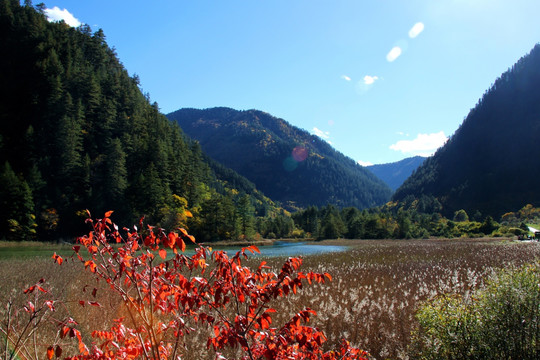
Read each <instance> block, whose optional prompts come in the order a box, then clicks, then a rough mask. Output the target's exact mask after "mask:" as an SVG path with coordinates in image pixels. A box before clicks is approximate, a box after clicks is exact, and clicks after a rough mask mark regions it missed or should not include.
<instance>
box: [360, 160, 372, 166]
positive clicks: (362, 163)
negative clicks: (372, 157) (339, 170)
mask: <svg viewBox="0 0 540 360" xmlns="http://www.w3.org/2000/svg"><path fill="white" fill-rule="evenodd" d="M358 164H360V165H362V166H371V165H373V163H371V162H369V161H362V160H358Z"/></svg>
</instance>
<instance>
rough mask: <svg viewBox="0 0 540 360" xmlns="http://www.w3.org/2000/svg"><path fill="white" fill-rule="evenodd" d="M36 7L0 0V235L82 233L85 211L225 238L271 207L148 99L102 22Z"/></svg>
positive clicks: (25, 236)
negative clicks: (77, 22) (80, 21)
mask: <svg viewBox="0 0 540 360" xmlns="http://www.w3.org/2000/svg"><path fill="white" fill-rule="evenodd" d="M42 8H43V7H42V5H37V7H36V8H34V7H32V6H31V5H30V2H25V4H24V5H21V4H20V2H19V1H13V0H0V44H2V56H0V69H2V71H0V84H2V86H0V239H3V238H8V239H13V240H21V239H36V238H38V239H40V240H44V239H52V238H58V237H59V236H73V235H76V234H81V233H82V232H85V231H87V226H85V224H84V216H81V214H85V212H84V211H83V210H85V209H89V210H90V211H91V213H92V214H93V215H94V216H101V215H103V213H104V212H105V211H108V210H114V211H115V212H114V216H113V218H114V220H115V221H116V222H117V223H119V224H125V225H127V226H129V225H130V224H134V223H136V222H137V221H138V219H139V218H140V217H141V216H146V219H147V221H149V222H151V223H153V224H155V225H157V226H162V227H165V228H177V227H178V226H182V227H189V230H190V232H192V233H193V234H194V235H196V236H198V235H201V237H202V239H214V238H232V237H234V236H237V235H240V234H241V233H240V231H242V232H243V235H246V231H245V230H239V229H240V227H239V225H238V222H240V221H244V220H245V221H244V223H245V224H244V225H246V226H243V228H244V229H246V228H247V227H249V226H250V222H252V220H253V219H252V217H253V216H254V215H266V214H272V212H274V211H277V209H276V207H275V205H274V204H273V203H272V202H271V201H270V200H269V199H268V198H266V197H265V196H264V195H262V194H261V193H260V192H259V191H258V190H257V189H255V187H254V185H253V184H251V183H250V182H249V181H248V180H246V179H244V178H242V177H241V176H240V175H238V174H235V173H234V172H232V171H231V170H230V169H226V168H224V167H222V166H218V165H216V164H213V163H212V162H211V161H210V160H208V159H206V158H205V157H204V156H203V154H202V152H201V149H200V146H199V145H198V144H197V143H196V142H194V141H192V140H191V139H188V138H187V137H186V136H185V134H184V133H183V132H182V130H181V129H180V128H179V126H178V125H177V124H176V123H173V122H171V121H169V120H168V119H167V118H166V117H165V116H164V115H163V114H161V113H160V112H159V111H158V106H157V104H156V103H153V104H152V103H150V102H149V99H148V97H147V96H145V95H143V93H142V92H141V90H140V89H139V83H138V79H137V77H131V76H129V75H128V72H127V70H126V69H125V68H124V67H123V65H122V64H121V62H120V60H119V59H118V58H117V56H116V53H115V52H114V50H113V49H111V48H110V47H109V46H108V45H107V43H106V41H105V35H104V33H103V31H102V30H98V31H96V32H94V33H92V32H91V29H90V27H89V26H87V25H83V26H81V27H79V28H77V29H75V28H71V27H69V26H68V25H67V24H65V23H63V22H60V23H51V22H48V21H47V18H46V16H45V15H44V14H43V13H42ZM186 210H189V211H186ZM186 214H193V215H194V218H193V219H188V215H186ZM247 225H249V226H247ZM251 227H252V226H251ZM249 230H252V229H249ZM251 232H252V233H253V231H251Z"/></svg>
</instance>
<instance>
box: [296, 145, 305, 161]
mask: <svg viewBox="0 0 540 360" xmlns="http://www.w3.org/2000/svg"><path fill="white" fill-rule="evenodd" d="M307 157H308V150H307V149H306V148H305V147H303V146H297V147H295V148H294V149H293V151H292V158H293V159H294V160H296V161H297V162H301V161H304V160H306V158H307Z"/></svg>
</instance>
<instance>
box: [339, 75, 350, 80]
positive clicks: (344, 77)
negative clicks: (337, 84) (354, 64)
mask: <svg viewBox="0 0 540 360" xmlns="http://www.w3.org/2000/svg"><path fill="white" fill-rule="evenodd" d="M341 78H342V79H343V80H345V81H351V78H350V77H348V76H347V75H341Z"/></svg>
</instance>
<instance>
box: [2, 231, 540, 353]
mask: <svg viewBox="0 0 540 360" xmlns="http://www.w3.org/2000/svg"><path fill="white" fill-rule="evenodd" d="M323 243H324V244H339V245H344V244H345V245H348V246H350V249H349V250H348V251H346V252H341V253H329V254H325V255H312V256H306V257H305V258H304V264H303V266H302V268H301V270H304V271H308V270H310V271H316V272H321V273H323V272H328V273H330V274H331V275H332V277H333V280H332V281H331V282H326V283H325V284H314V285H309V286H304V288H303V289H302V290H301V291H299V292H298V294H297V295H295V296H293V297H290V298H287V299H286V300H282V299H281V300H280V301H277V302H276V303H275V304H273V306H274V307H275V308H276V310H278V311H277V314H281V316H283V319H282V320H285V319H290V317H291V315H292V314H294V313H296V312H298V311H299V310H301V309H302V308H304V307H306V306H307V307H310V308H312V309H314V310H315V311H317V313H318V316H317V317H315V318H313V319H312V325H313V324H314V325H316V326H318V327H319V328H321V329H322V330H324V332H325V333H326V336H327V337H328V340H329V341H328V346H332V347H333V345H335V344H337V343H339V342H340V340H341V339H342V338H345V339H348V340H349V341H350V342H351V343H352V345H354V346H358V347H360V348H362V349H364V350H367V351H369V352H370V353H371V355H372V356H373V357H374V358H375V359H408V358H409V357H408V349H407V347H408V345H409V343H410V341H411V331H413V330H414V328H415V324H416V322H415V316H414V314H415V311H416V310H417V309H418V307H419V305H420V304H421V303H422V302H423V301H425V300H427V299H429V298H432V297H435V296H437V295H438V294H442V293H459V294H462V295H467V294H468V293H469V292H470V291H471V290H474V289H476V288H478V287H479V286H481V285H482V284H483V282H484V280H485V279H486V277H487V276H488V275H490V274H492V273H493V272H494V271H496V270H497V269H500V268H508V267H514V266H518V265H521V264H523V263H527V262H532V261H534V260H535V259H538V258H539V255H540V244H539V243H536V242H532V243H528V242H517V241H511V240H505V239H454V240H347V241H345V240H333V241H325V242H323ZM0 251H4V249H2V248H1V247H0ZM52 252H53V251H52V250H51V255H52ZM63 252H64V254H66V253H69V251H66V249H64V250H63ZM262 260H265V261H267V262H268V263H269V265H271V266H275V267H276V268H277V267H278V266H280V265H281V262H282V261H283V259H280V258H264V259H262ZM260 261H261V258H253V259H251V260H250V261H249V262H250V263H251V264H253V266H257V265H258V263H259V262H260ZM82 269H83V268H82V265H81V264H80V263H79V262H71V261H69V260H67V261H65V262H64V264H63V265H62V266H60V267H59V266H58V265H56V264H53V261H52V259H51V258H49V257H44V256H41V257H25V258H21V257H17V256H15V257H11V258H9V257H8V258H6V257H2V258H1V259H0V277H1V279H2V281H1V282H0V302H1V304H2V307H1V309H0V311H1V312H2V313H1V314H0V319H2V321H3V319H4V318H5V304H6V302H7V300H8V298H10V297H11V298H12V299H13V300H14V301H15V302H17V301H18V302H22V301H23V299H24V298H23V295H22V289H24V288H26V287H28V286H30V285H32V284H34V283H35V282H36V281H37V280H39V279H40V278H45V279H46V280H47V281H48V283H49V284H50V287H51V290H52V292H53V293H54V294H55V296H56V297H58V298H60V299H62V300H63V302H64V303H65V304H66V305H65V308H64V309H62V310H61V311H62V312H65V313H69V314H70V316H72V317H73V318H74V319H75V320H76V321H77V322H78V323H79V324H80V325H79V329H80V330H81V332H82V334H83V337H84V338H85V339H86V341H88V343H90V342H91V338H90V336H89V333H90V331H91V330H94V329H106V328H108V324H109V321H110V319H114V318H117V317H121V316H123V314H122V309H120V308H119V307H118V300H117V299H116V298H114V296H113V295H111V293H110V292H108V291H106V289H105V288H104V287H103V284H97V286H98V287H99V288H100V290H99V291H98V293H97V294H96V300H98V301H99V302H100V304H101V305H102V306H101V307H94V306H88V305H87V306H85V307H81V306H80V305H79V302H78V301H79V300H80V299H88V298H91V294H90V291H89V290H88V289H92V288H94V287H96V283H95V280H93V279H92V277H90V276H88V274H86V273H85V272H84V271H83V270H82ZM86 285H88V286H87V287H85V286H86ZM59 315H60V314H59ZM278 321H279V319H276V320H275V323H276V322H278ZM275 325H278V324H277V323H276V324H275ZM207 331H208V329H199V331H194V332H193V333H191V334H190V335H189V336H188V337H186V344H185V347H186V353H185V354H184V357H183V358H185V359H204V358H206V359H213V358H214V357H215V354H214V353H213V352H212V351H211V350H207V348H206V338H207V337H206V334H207ZM40 336H42V337H43V339H42V340H41V342H42V343H43V344H46V343H47V342H48V341H49V343H50V340H48V339H47V336H49V337H51V339H52V338H53V337H54V336H55V329H54V328H52V327H51V329H49V331H48V332H47V331H45V333H42V334H40ZM66 350H67V349H66Z"/></svg>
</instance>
